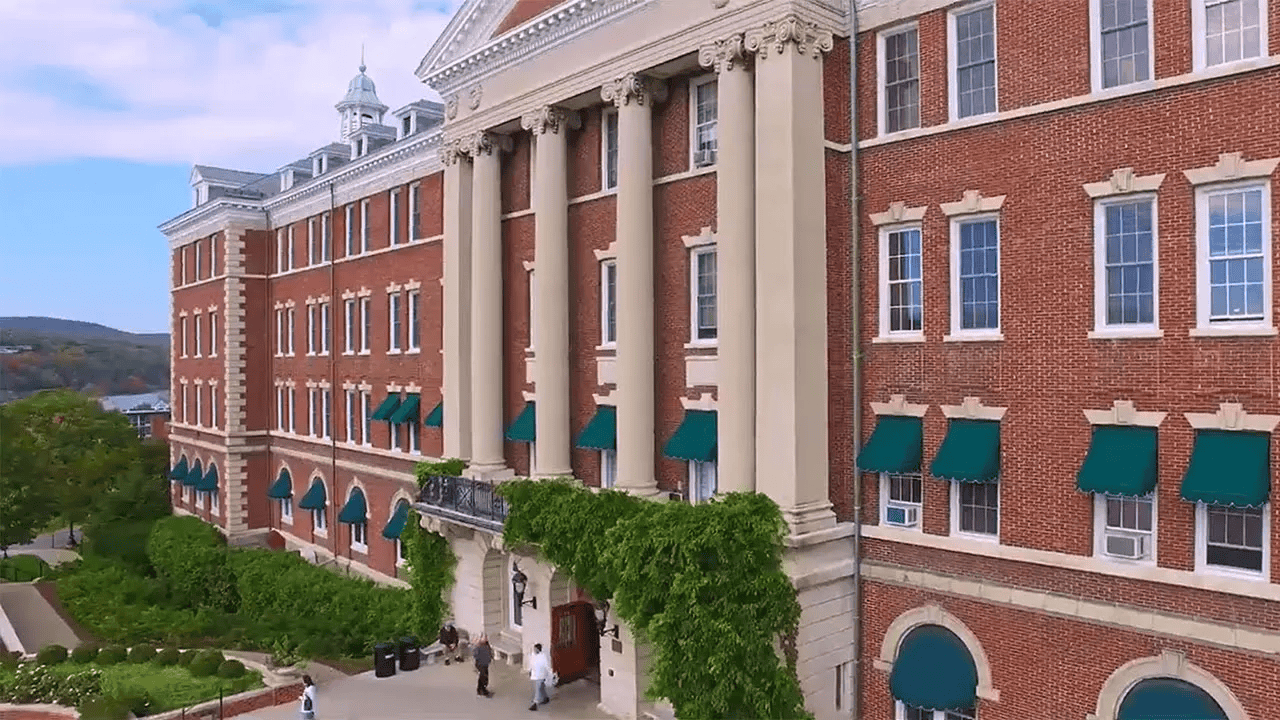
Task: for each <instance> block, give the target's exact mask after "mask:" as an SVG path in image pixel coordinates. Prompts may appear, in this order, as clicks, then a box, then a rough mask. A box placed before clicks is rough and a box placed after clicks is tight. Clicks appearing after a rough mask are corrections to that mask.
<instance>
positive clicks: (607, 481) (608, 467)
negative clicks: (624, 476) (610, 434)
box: [600, 450, 618, 488]
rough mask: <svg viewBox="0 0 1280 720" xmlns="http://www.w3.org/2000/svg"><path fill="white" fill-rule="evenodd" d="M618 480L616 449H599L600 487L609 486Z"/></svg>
mask: <svg viewBox="0 0 1280 720" xmlns="http://www.w3.org/2000/svg"><path fill="white" fill-rule="evenodd" d="M617 482H618V451H617V450H601V451H600V487H604V488H611V487H613V486H614V485H616V484H617Z"/></svg>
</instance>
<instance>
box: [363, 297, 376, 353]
mask: <svg viewBox="0 0 1280 720" xmlns="http://www.w3.org/2000/svg"><path fill="white" fill-rule="evenodd" d="M372 336H373V307H372V302H370V298H367V297H362V298H360V352H362V353H366V354H367V353H368V352H369V338H370V337H372Z"/></svg>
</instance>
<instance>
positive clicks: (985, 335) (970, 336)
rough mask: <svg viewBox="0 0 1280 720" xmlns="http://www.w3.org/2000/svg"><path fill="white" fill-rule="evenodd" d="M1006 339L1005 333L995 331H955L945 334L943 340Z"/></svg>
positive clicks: (982, 340) (976, 340)
mask: <svg viewBox="0 0 1280 720" xmlns="http://www.w3.org/2000/svg"><path fill="white" fill-rule="evenodd" d="M1002 340H1004V333H1002V332H1000V331H998V330H997V331H995V332H980V333H979V332H973V333H954V334H951V335H943V336H942V342H999V341H1002Z"/></svg>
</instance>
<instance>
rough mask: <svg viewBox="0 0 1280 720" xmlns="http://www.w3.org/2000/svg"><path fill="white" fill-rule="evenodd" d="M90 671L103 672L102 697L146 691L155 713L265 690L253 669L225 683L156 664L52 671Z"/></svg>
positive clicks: (69, 665) (63, 666) (65, 667)
mask: <svg viewBox="0 0 1280 720" xmlns="http://www.w3.org/2000/svg"><path fill="white" fill-rule="evenodd" d="M90 669H96V670H101V671H102V693H103V695H106V696H108V697H111V696H115V697H121V696H124V695H130V694H139V693H142V692H145V693H147V694H148V695H150V696H151V702H152V705H151V712H152V713H160V712H165V711H166V710H177V709H179V708H183V707H190V706H192V705H195V704H197V703H201V702H204V701H206V700H216V699H218V690H219V689H221V690H222V694H223V696H224V697H230V696H231V695H235V694H236V693H241V692H245V691H246V690H255V689H257V688H260V687H264V686H263V684H262V676H261V675H260V674H258V673H257V672H254V671H253V670H246V671H245V674H244V677H239V678H236V679H234V680H224V679H222V678H219V677H204V678H197V677H192V675H191V673H189V672H187V669H186V668H183V667H179V666H176V665H171V666H169V667H162V666H160V665H156V664H154V663H143V664H140V665H135V664H133V663H120V664H119V665H98V664H96V663H90V664H88V665H81V664H79V663H72V662H66V663H62V664H60V665H54V666H52V667H51V668H50V670H52V671H53V672H55V673H57V674H58V675H70V674H72V673H76V672H81V671H83V670H90ZM0 672H4V671H0Z"/></svg>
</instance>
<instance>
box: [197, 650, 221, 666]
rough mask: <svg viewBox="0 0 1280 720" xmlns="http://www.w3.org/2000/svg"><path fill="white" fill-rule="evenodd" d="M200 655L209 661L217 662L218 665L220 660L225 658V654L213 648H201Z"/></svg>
mask: <svg viewBox="0 0 1280 720" xmlns="http://www.w3.org/2000/svg"><path fill="white" fill-rule="evenodd" d="M200 657H201V658H206V659H208V660H209V661H210V662H213V663H217V664H218V665H221V664H222V661H224V660H226V659H227V656H226V655H223V654H222V651H221V650H214V649H212V648H211V649H209V650H201V651H200ZM197 659H199V658H197Z"/></svg>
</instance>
